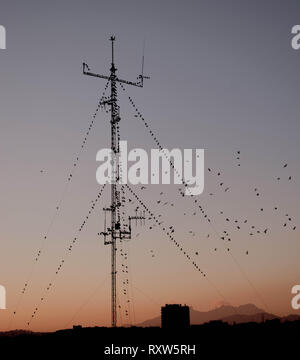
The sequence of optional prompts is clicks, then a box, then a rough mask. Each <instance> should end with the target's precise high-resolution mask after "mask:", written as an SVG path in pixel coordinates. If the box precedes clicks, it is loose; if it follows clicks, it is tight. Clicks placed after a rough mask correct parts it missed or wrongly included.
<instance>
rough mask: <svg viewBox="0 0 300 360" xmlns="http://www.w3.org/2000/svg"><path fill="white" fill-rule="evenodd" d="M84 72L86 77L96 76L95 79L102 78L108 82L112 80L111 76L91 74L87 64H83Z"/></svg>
mask: <svg viewBox="0 0 300 360" xmlns="http://www.w3.org/2000/svg"><path fill="white" fill-rule="evenodd" d="M82 72H83V74H84V75H88V76H94V77H97V78H101V79H106V80H109V79H110V77H109V76H106V75H100V74H95V73H92V72H90V68H89V66H88V65H87V64H86V63H82Z"/></svg>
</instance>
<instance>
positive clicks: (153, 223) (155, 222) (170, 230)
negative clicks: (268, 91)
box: [13, 81, 297, 325]
mask: <svg viewBox="0 0 300 360" xmlns="http://www.w3.org/2000/svg"><path fill="white" fill-rule="evenodd" d="M108 85H109V81H108V82H107V84H106V86H105V89H104V91H103V93H102V96H101V98H100V101H99V103H98V105H97V108H96V110H95V112H94V113H93V115H92V119H91V122H90V124H89V126H88V128H87V131H86V133H85V135H84V138H83V141H82V143H81V146H80V151H79V153H78V155H77V156H76V157H75V161H74V163H73V169H72V171H70V173H69V174H68V176H67V184H68V183H70V182H71V180H72V178H73V175H74V171H75V169H76V168H77V165H78V162H79V159H80V152H81V151H82V150H83V149H84V148H85V146H86V143H87V140H88V136H89V134H90V132H91V130H92V128H93V125H94V121H95V118H96V115H97V113H98V111H99V110H100V108H102V109H103V105H102V101H103V100H104V99H106V97H105V92H106V90H107V88H108ZM120 86H121V88H122V90H123V91H125V88H124V86H123V85H122V84H120ZM128 99H129V102H130V104H131V105H132V107H133V109H134V111H135V115H134V116H135V117H136V118H140V119H141V120H142V122H143V124H144V126H145V128H146V129H147V131H148V132H149V134H150V136H151V137H152V139H153V140H154V142H155V144H156V145H157V146H158V148H159V149H160V150H161V151H162V152H163V151H164V148H163V147H162V146H161V144H160V142H159V141H158V138H157V136H156V135H155V133H154V132H153V131H152V130H151V129H150V127H149V124H148V123H147V121H146V120H145V118H144V117H143V116H142V114H141V112H140V111H139V109H138V107H137V106H136V105H135V103H134V102H133V99H132V98H131V97H130V96H128ZM104 110H105V111H106V112H107V113H108V112H109V110H106V109H104ZM117 134H118V139H119V140H120V132H119V125H118V128H117ZM234 154H235V160H236V161H237V166H238V167H240V166H241V151H240V150H238V151H236V152H235V153H234ZM168 160H169V161H170V159H168ZM170 166H171V168H172V169H173V171H174V173H176V174H177V175H178V176H179V174H178V172H177V170H176V168H175V167H174V164H173V163H172V161H170ZM283 169H284V174H283V175H281V174H280V175H279V176H276V177H275V179H276V181H281V180H282V179H284V178H287V179H288V181H292V179H293V178H292V176H291V175H289V174H288V175H287V174H286V169H288V164H287V163H285V164H284V165H283ZM207 170H208V173H209V174H210V175H211V176H214V177H216V179H217V189H216V191H214V192H210V193H209V196H210V197H212V198H215V197H216V196H217V195H218V192H219V191H220V190H221V191H222V192H224V193H230V192H231V189H232V187H231V186H230V185H229V184H227V183H226V181H225V180H224V179H223V174H222V172H221V171H214V170H213V169H212V168H211V167H210V168H208V169H207ZM40 173H41V174H45V173H46V170H45V169H41V170H40ZM183 185H184V188H183V189H182V188H179V189H178V193H179V197H181V198H185V199H187V198H189V201H191V202H192V203H193V204H194V207H195V209H194V210H192V211H183V210H182V208H181V207H180V209H179V211H182V216H183V217H196V216H197V215H199V214H200V215H201V217H202V218H203V219H204V220H205V221H206V222H207V223H208V224H209V226H210V227H211V231H212V233H211V232H210V233H208V234H206V236H205V238H206V239H210V238H211V237H213V236H216V237H217V238H218V239H219V240H220V241H222V243H223V247H224V249H225V250H226V251H227V252H230V250H231V246H232V245H231V244H232V239H233V238H234V236H235V235H233V232H234V230H235V231H238V232H241V231H242V230H245V231H247V233H248V235H249V236H255V235H267V234H269V232H270V230H271V228H270V226H266V227H264V228H260V227H258V226H257V225H256V224H254V223H253V222H251V221H250V219H248V218H232V217H229V216H227V215H226V214H225V211H224V210H219V212H218V215H219V216H221V218H222V219H223V222H224V223H225V224H227V227H226V228H224V229H223V230H222V231H220V232H219V231H217V230H216V222H215V218H214V219H212V218H211V216H209V215H208V213H207V211H206V210H205V208H204V207H203V205H202V199H201V200H198V199H197V198H196V197H193V196H186V194H185V190H186V184H185V182H184V179H183ZM104 187H105V186H103V187H102V188H101V190H100V192H99V193H98V195H97V197H96V199H95V200H93V201H92V202H91V207H90V209H89V211H88V214H87V215H86V217H85V218H84V220H83V222H82V224H81V225H80V227H79V229H78V231H77V234H76V236H75V237H74V238H73V239H72V241H71V242H70V244H69V246H68V247H67V251H66V254H65V256H64V257H63V258H62V259H61V261H60V263H59V265H58V267H57V268H56V270H55V275H54V276H56V275H58V274H59V273H60V272H61V270H62V268H63V266H64V264H65V260H66V257H67V255H68V254H69V253H70V252H71V251H72V249H73V247H74V246H75V244H76V242H77V241H78V238H79V235H80V233H81V231H82V230H83V228H84V227H85V226H86V224H87V221H88V219H89V217H90V215H91V214H92V213H93V212H94V210H95V207H96V204H97V202H98V201H99V200H100V198H101V196H102V193H103V190H104ZM125 190H126V193H127V194H128V197H127V198H126V197H125ZM140 190H141V191H145V190H147V187H146V186H144V185H142V186H140ZM253 190H254V191H253V192H254V194H255V196H256V197H261V195H262V192H261V190H259V189H258V188H257V187H254V188H253ZM122 191H123V200H122V202H123V212H122V217H123V218H122V220H123V221H125V205H126V206H133V207H134V206H135V208H136V209H138V208H139V207H141V208H142V209H143V210H144V211H146V213H147V214H148V217H147V221H148V222H149V225H148V229H149V230H150V231H151V230H153V229H154V228H160V229H161V230H162V232H163V233H164V234H165V235H166V236H167V237H168V239H169V240H170V241H171V242H172V243H173V244H174V245H175V247H176V248H177V249H178V251H179V252H180V253H182V254H183V255H184V256H185V258H186V260H187V261H188V262H190V263H191V264H192V265H193V267H194V268H195V269H196V270H197V271H198V272H199V273H200V274H201V275H202V276H203V277H206V273H205V272H204V270H203V269H202V267H200V265H199V261H198V260H195V258H194V257H195V256H196V258H198V257H199V255H200V254H201V250H190V251H189V250H187V249H186V248H185V247H184V246H183V245H182V244H181V243H180V242H179V241H178V238H179V237H180V236H181V235H180V234H179V232H178V231H177V229H175V227H174V225H170V226H168V225H166V224H165V221H164V220H163V216H164V215H163V212H162V210H163V209H165V210H166V211H167V212H168V209H169V207H170V208H174V207H175V206H176V205H175V204H176V201H174V199H173V201H169V200H168V199H167V194H166V193H165V192H163V191H160V193H159V195H158V198H157V199H156V200H155V212H153V211H152V210H151V209H150V208H149V207H148V205H146V204H145V202H144V201H143V200H142V199H141V198H140V196H138V195H137V192H136V191H134V190H133V189H132V187H130V186H128V185H125V186H124V185H122ZM61 202H62V198H61V200H60V202H59V203H58V205H57V206H56V208H55V211H56V213H55V214H54V216H56V214H57V213H58V210H60V206H61ZM125 203H126V204H125ZM267 210H270V209H267V208H266V207H264V206H261V207H259V209H258V211H259V212H260V213H261V214H262V213H264V212H265V211H267ZM272 210H273V211H274V212H276V213H278V212H279V211H280V210H281V208H280V207H279V206H278V205H274V207H273V209H272ZM216 215H217V214H216ZM216 215H215V217H216ZM53 222H54V221H53V219H52V220H51V222H50V224H53ZM197 224H198V222H197V221H195V225H197ZM180 225H181V226H180V227H181V228H182V224H180ZM229 227H230V229H229ZM282 227H283V228H285V229H290V230H292V231H295V230H296V228H297V227H296V225H295V222H294V218H293V217H292V216H290V215H289V213H287V212H285V215H284V219H283V221H282ZM50 229H51V226H49V229H48V232H47V233H46V234H45V235H44V236H43V241H46V240H47V238H48V233H49V231H50ZM198 234H199V229H188V230H187V235H188V236H191V237H193V238H195V237H197V236H198ZM139 235H140V234H139V233H138V234H136V237H138V236H139ZM120 245H121V248H120V257H121V264H120V265H121V266H120V269H121V273H122V275H123V280H122V285H123V288H122V294H123V296H125V298H126V299H125V305H124V306H121V304H119V305H118V307H119V309H120V310H121V309H123V308H124V311H125V316H126V317H130V303H131V301H130V290H129V286H130V279H129V275H130V274H129V273H130V269H129V263H128V256H129V254H128V250H125V249H124V245H125V244H124V241H123V240H122V241H120ZM42 250H43V246H42V247H41V248H40V249H39V250H38V252H37V255H36V256H35V258H34V261H35V262H37V261H38V260H39V258H40V256H41V254H42ZM212 250H213V251H214V252H216V251H217V250H218V247H213V248H212ZM245 254H246V255H249V250H248V249H247V250H245ZM149 255H150V257H151V258H155V256H156V255H155V252H154V250H153V249H150V251H149ZM29 280H30V279H28V280H27V281H26V282H25V284H24V287H23V288H22V291H21V294H24V293H25V292H26V290H27V288H28V284H29ZM54 280H55V277H54V278H53V279H52V280H51V281H50V282H49V283H48V285H47V286H46V290H45V294H44V295H43V296H42V297H41V298H40V303H39V305H37V306H36V307H35V308H34V310H33V313H32V315H31V318H30V320H29V321H28V322H27V325H30V323H31V321H32V320H33V319H34V318H35V316H36V314H37V312H38V310H39V307H40V305H41V303H42V302H44V300H45V298H46V295H47V292H48V291H49V290H50V289H51V288H52V287H53V283H54ZM13 314H14V315H15V314H16V311H14V312H13Z"/></svg>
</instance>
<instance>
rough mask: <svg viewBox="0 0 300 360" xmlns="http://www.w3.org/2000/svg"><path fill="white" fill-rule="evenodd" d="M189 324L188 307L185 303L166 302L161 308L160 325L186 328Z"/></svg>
mask: <svg viewBox="0 0 300 360" xmlns="http://www.w3.org/2000/svg"><path fill="white" fill-rule="evenodd" d="M189 326H190V308H189V307H188V306H187V305H184V306H182V305H179V304H166V306H162V308H161V327H162V328H164V329H167V328H169V329H170V328H172V329H174V328H188V327H189Z"/></svg>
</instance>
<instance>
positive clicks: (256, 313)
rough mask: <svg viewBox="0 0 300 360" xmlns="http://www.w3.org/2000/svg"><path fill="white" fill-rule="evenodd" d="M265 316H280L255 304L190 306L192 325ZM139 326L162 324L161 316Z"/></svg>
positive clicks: (246, 319) (247, 320) (250, 319)
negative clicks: (205, 308) (204, 310)
mask: <svg viewBox="0 0 300 360" xmlns="http://www.w3.org/2000/svg"><path fill="white" fill-rule="evenodd" d="M263 318H264V320H272V319H274V318H278V316H276V315H273V314H268V313H266V312H265V311H264V310H262V309H260V308H258V307H257V306H255V305H253V304H245V305H240V306H236V307H235V306H231V305H222V306H220V307H217V308H215V309H213V310H209V311H206V312H203V311H198V310H194V309H193V308H190V321H191V325H200V324H204V323H207V322H210V321H215V320H223V321H226V322H230V323H233V322H237V323H240V322H249V321H251V322H252V321H255V322H261V321H262V319H263ZM226 319H227V320H226ZM138 326H144V327H145V326H160V316H157V317H155V318H153V319H149V320H146V321H144V322H142V323H140V324H139V325H138Z"/></svg>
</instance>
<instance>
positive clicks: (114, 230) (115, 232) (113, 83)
mask: <svg viewBox="0 0 300 360" xmlns="http://www.w3.org/2000/svg"><path fill="white" fill-rule="evenodd" d="M110 41H111V67H110V76H105V75H100V74H95V73H92V72H90V68H89V67H88V65H87V64H86V63H83V74H84V75H88V76H94V77H98V78H101V79H107V80H108V81H109V82H110V98H109V99H108V100H104V101H101V103H100V104H101V105H103V106H105V105H109V106H110V111H111V120H110V123H111V150H112V171H111V205H110V207H108V208H104V209H103V210H104V212H105V219H106V212H110V213H111V227H110V228H109V227H106V221H105V225H104V231H103V232H101V233H100V235H103V236H104V244H105V245H111V326H112V327H116V326H117V240H118V239H120V240H123V239H131V220H132V219H135V220H136V221H137V220H141V221H142V220H145V217H144V216H143V215H141V216H137V214H136V216H130V217H129V224H128V225H127V224H121V219H120V212H119V211H118V209H119V207H120V206H121V201H120V191H119V189H118V186H117V185H118V183H119V181H120V163H119V155H120V148H119V136H118V127H119V125H118V124H119V122H120V120H121V118H120V113H119V106H118V99H117V82H120V83H123V84H127V85H132V86H137V87H143V81H144V79H149V77H147V76H144V75H143V67H144V56H143V61H142V74H141V75H139V76H138V77H137V81H136V82H132V81H127V80H122V79H119V78H118V77H117V75H116V71H117V69H116V67H115V63H114V42H115V37H114V36H111V37H110ZM107 237H110V240H107Z"/></svg>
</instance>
